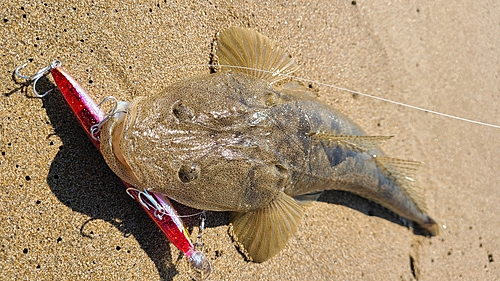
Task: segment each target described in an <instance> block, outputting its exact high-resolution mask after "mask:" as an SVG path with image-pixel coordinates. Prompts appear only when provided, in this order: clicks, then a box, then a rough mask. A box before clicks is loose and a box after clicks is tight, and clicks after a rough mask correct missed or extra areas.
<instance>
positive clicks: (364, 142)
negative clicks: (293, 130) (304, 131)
mask: <svg viewBox="0 0 500 281" xmlns="http://www.w3.org/2000/svg"><path fill="white" fill-rule="evenodd" d="M311 137H316V138H318V139H319V140H322V141H325V142H326V144H327V145H328V146H338V147H340V148H343V149H350V150H353V151H359V152H364V151H368V150H370V149H372V148H375V147H376V146H377V145H379V144H380V143H382V142H384V141H386V140H388V139H390V138H392V136H353V135H335V134H331V133H329V132H315V133H311Z"/></svg>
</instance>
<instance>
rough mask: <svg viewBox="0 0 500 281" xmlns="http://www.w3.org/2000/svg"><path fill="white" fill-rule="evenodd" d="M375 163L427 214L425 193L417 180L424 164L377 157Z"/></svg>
mask: <svg viewBox="0 0 500 281" xmlns="http://www.w3.org/2000/svg"><path fill="white" fill-rule="evenodd" d="M375 161H376V162H377V165H378V166H379V168H380V170H381V172H382V173H384V174H385V175H386V176H387V177H389V178H392V179H393V180H394V181H395V182H396V183H397V184H398V185H399V186H400V187H401V189H402V190H403V192H404V193H405V194H406V195H407V196H408V197H410V198H411V199H412V200H413V202H415V204H416V205H417V207H418V208H419V209H420V211H422V212H423V213H427V207H426V204H425V199H424V198H425V192H424V191H423V190H422V188H420V186H419V185H418V184H417V182H416V180H415V174H416V171H417V169H418V168H419V167H420V165H422V163H421V162H418V161H411V160H404V159H397V158H390V157H375Z"/></svg>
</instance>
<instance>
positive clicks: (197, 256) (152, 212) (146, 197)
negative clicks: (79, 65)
mask: <svg viewBox="0 0 500 281" xmlns="http://www.w3.org/2000/svg"><path fill="white" fill-rule="evenodd" d="M26 65H27V64H23V65H21V66H19V67H18V68H16V70H15V71H14V73H15V75H17V76H18V77H21V78H24V79H27V80H28V81H30V82H31V81H32V82H33V93H34V95H35V96H36V97H40V98H41V97H44V96H45V95H46V94H48V93H49V92H50V91H47V92H45V93H43V94H41V95H40V94H38V92H37V91H36V83H37V81H38V79H40V78H41V77H42V76H44V75H46V74H48V73H50V74H51V75H52V77H53V78H54V81H55V83H56V85H57V87H58V88H59V91H60V92H61V94H62V95H63V97H64V99H65V100H66V102H67V103H68V105H69V107H70V108H71V110H72V111H73V113H74V114H75V116H76V117H77V118H78V121H79V122H80V125H81V126H82V127H83V129H84V130H85V132H86V133H87V136H88V137H89V139H90V141H92V143H93V144H94V145H95V146H96V148H97V149H99V148H100V142H99V127H100V125H101V124H102V122H103V121H105V120H106V116H107V114H105V113H104V112H103V111H102V110H101V108H100V104H97V103H96V102H94V100H93V99H92V98H91V97H90V96H89V95H88V94H87V92H86V91H85V90H84V89H83V88H82V87H81V86H80V85H79V84H78V82H76V80H75V79H74V78H73V77H71V76H70V75H69V74H68V73H67V72H66V71H65V70H64V69H63V68H62V67H61V62H60V61H59V60H55V61H53V62H52V63H50V65H49V66H47V67H45V68H43V69H41V70H40V71H38V72H37V73H35V74H34V75H32V76H25V75H22V74H20V73H19V70H20V69H22V68H24V67H25V66H26ZM110 99H114V98H110ZM115 101H116V100H115ZM111 114H113V113H111ZM123 183H124V184H125V186H126V187H127V193H128V194H129V195H130V196H131V197H133V198H134V199H135V200H136V201H137V202H139V204H140V205H141V206H142V208H143V209H144V210H145V211H146V213H148V215H149V217H150V218H151V219H152V220H153V221H154V222H155V223H156V224H157V225H158V227H160V229H161V230H162V231H163V233H165V235H166V236H167V238H168V240H169V241H170V242H171V243H172V244H174V245H175V246H176V247H177V248H178V249H179V250H180V251H181V252H183V253H184V254H185V255H186V257H187V258H188V260H189V262H190V264H191V266H193V267H194V268H195V269H196V270H197V271H198V272H199V273H200V274H201V277H202V278H206V277H207V276H208V275H209V274H210V272H211V266H210V262H209V261H208V259H207V258H206V257H205V256H204V255H203V253H202V252H201V251H199V250H197V249H196V247H195V246H194V245H193V243H192V242H191V240H190V239H189V236H188V232H187V231H186V228H185V226H184V224H183V223H182V221H181V219H180V218H179V216H178V214H177V212H176V211H175V209H174V208H173V207H172V204H171V202H170V200H169V199H168V198H167V197H166V196H164V195H163V194H161V193H157V192H154V191H150V190H144V191H140V190H138V189H136V188H134V187H133V186H131V185H130V184H128V183H126V182H123ZM203 223H204V222H203V221H202V225H203Z"/></svg>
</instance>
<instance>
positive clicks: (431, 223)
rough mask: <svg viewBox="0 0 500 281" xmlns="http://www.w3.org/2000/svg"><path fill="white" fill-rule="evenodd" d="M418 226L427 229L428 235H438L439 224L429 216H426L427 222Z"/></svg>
mask: <svg viewBox="0 0 500 281" xmlns="http://www.w3.org/2000/svg"><path fill="white" fill-rule="evenodd" d="M419 227H420V228H422V229H423V230H425V231H427V232H428V233H429V234H430V236H438V235H439V225H438V223H437V222H436V221H435V220H434V219H433V218H431V217H429V216H427V222H426V223H425V224H420V225H419Z"/></svg>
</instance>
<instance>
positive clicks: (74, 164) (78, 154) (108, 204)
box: [37, 77, 228, 280]
mask: <svg viewBox="0 0 500 281" xmlns="http://www.w3.org/2000/svg"><path fill="white" fill-rule="evenodd" d="M51 86H52V87H53V88H54V91H53V92H51V93H50V94H48V95H47V96H46V97H44V98H43V99H42V101H43V107H44V108H45V110H46V112H47V115H48V117H49V120H50V123H51V125H52V126H53V128H54V131H55V133H54V134H55V135H57V136H58V137H59V138H60V139H61V141H62V145H61V146H60V147H59V152H58V153H57V155H56V156H55V158H54V159H53V161H52V163H51V165H50V170H49V174H48V176H47V184H48V185H49V187H50V189H51V191H52V192H53V193H54V195H55V196H56V197H57V198H58V200H59V201H60V202H62V203H63V204H64V205H66V206H68V207H70V208H71V209H72V210H73V211H75V212H79V213H82V214H85V215H87V216H89V217H90V218H91V219H89V220H88V221H87V222H85V223H84V224H83V225H82V226H81V227H80V233H81V235H82V239H93V236H98V233H96V232H98V231H99V229H97V230H96V229H92V230H89V228H90V226H89V224H90V223H91V222H92V221H95V220H104V221H106V222H108V223H110V224H112V225H113V226H115V227H116V228H117V229H118V230H119V231H121V232H122V233H123V235H124V237H128V236H130V235H133V236H134V238H135V239H136V240H137V242H138V243H139V245H140V247H141V249H142V250H144V252H145V253H146V254H147V255H148V256H149V258H150V259H151V261H153V262H154V264H155V266H156V268H157V270H158V273H159V275H160V277H161V279H162V280H173V278H174V276H176V275H177V274H178V273H179V272H178V271H177V270H176V267H175V264H176V263H177V262H178V261H179V260H180V259H181V258H182V255H180V256H178V257H172V256H171V254H170V253H171V251H170V249H171V247H172V246H171V244H170V243H169V241H168V240H167V239H166V237H165V235H164V234H163V233H162V232H161V230H160V229H159V228H158V227H157V226H156V225H155V223H154V222H153V221H152V220H151V219H150V218H149V216H148V215H147V214H146V213H145V212H144V211H143V210H142V207H141V206H140V205H139V204H138V203H136V202H135V200H134V199H132V198H131V197H130V196H128V195H127V193H126V192H125V186H124V185H123V183H122V182H121V181H120V179H119V178H118V177H117V176H116V175H115V174H114V173H113V172H112V171H111V170H110V169H109V167H108V166H107V164H106V162H105V161H104V159H103V157H102V156H101V154H100V153H99V151H98V150H97V149H96V148H95V147H94V145H93V144H92V143H91V142H90V141H89V139H88V137H87V135H86V134H85V132H84V131H83V129H82V128H81V127H80V125H79V123H78V121H77V119H76V117H75V116H74V115H73V113H72V111H71V110H70V108H69V107H68V105H67V104H66V102H65V100H64V98H63V97H62V95H61V93H60V92H59V91H58V90H56V87H55V86H54V85H53V84H52V83H51V82H50V81H49V80H48V79H46V78H45V77H44V78H42V79H40V80H39V82H38V84H37V88H38V87H39V88H40V89H45V88H48V89H50V87H51ZM49 137H50V136H49ZM175 205H176V207H177V208H178V213H179V214H180V215H184V214H194V213H197V212H199V211H197V210H194V209H192V208H189V207H186V206H182V205H180V204H175ZM184 222H185V224H186V226H187V228H188V231H191V230H192V229H193V227H194V226H198V225H199V224H200V220H199V216H198V217H192V218H188V219H184ZM227 224H228V216H227V214H225V213H213V212H208V213H207V223H206V225H205V227H217V226H220V225H227ZM115 249H116V250H117V251H120V250H121V251H124V250H125V249H123V247H120V245H116V248H115ZM127 253H129V254H130V252H129V251H127Z"/></svg>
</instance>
